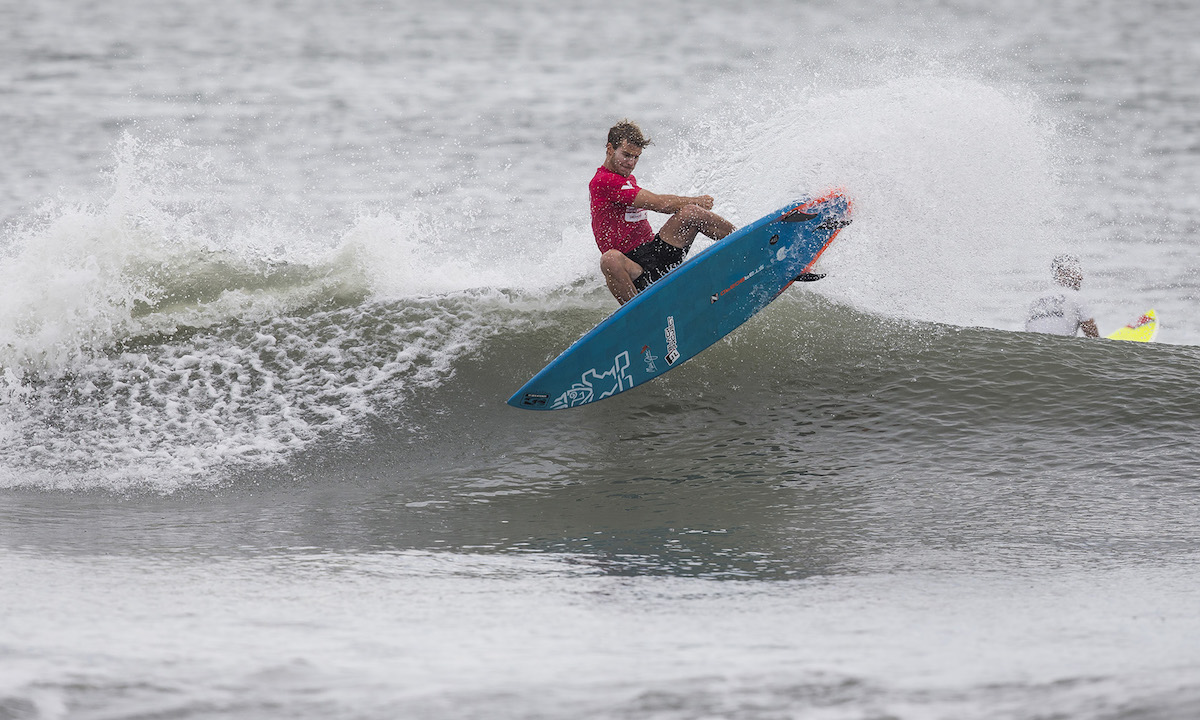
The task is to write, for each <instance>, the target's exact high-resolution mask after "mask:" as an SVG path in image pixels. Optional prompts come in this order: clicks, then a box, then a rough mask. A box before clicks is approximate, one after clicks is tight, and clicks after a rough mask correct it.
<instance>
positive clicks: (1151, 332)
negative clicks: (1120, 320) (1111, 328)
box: [1106, 310, 1158, 342]
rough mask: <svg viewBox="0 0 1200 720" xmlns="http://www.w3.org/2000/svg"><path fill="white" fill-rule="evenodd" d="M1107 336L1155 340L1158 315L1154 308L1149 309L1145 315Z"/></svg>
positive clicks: (1117, 338) (1133, 339)
mask: <svg viewBox="0 0 1200 720" xmlns="http://www.w3.org/2000/svg"><path fill="white" fill-rule="evenodd" d="M1106 337H1107V338H1108V339H1109V340H1128V341H1130V342H1154V338H1156V337H1158V316H1157V315H1155V314H1154V311H1153V310H1148V311H1147V312H1146V314H1145V315H1143V316H1141V317H1140V318H1138V319H1137V320H1134V321H1133V322H1132V323H1130V324H1128V325H1126V326H1125V327H1123V328H1121V329H1120V330H1118V331H1116V332H1115V333H1113V334H1111V335H1107V336H1106Z"/></svg>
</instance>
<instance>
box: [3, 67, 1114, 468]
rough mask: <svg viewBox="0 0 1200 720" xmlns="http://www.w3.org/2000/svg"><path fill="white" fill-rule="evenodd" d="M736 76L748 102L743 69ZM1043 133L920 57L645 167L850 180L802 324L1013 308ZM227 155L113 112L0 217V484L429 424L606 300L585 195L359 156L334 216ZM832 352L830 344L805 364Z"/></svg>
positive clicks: (275, 456)
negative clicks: (383, 181) (85, 146)
mask: <svg viewBox="0 0 1200 720" xmlns="http://www.w3.org/2000/svg"><path fill="white" fill-rule="evenodd" d="M847 72H848V70H846V69H843V70H842V71H841V74H842V75H846V74H847ZM744 92H745V93H746V98H745V99H746V101H747V102H745V103H743V106H744V107H747V108H748V107H753V106H754V105H753V103H752V102H751V101H753V100H754V99H755V96H756V93H759V92H762V91H761V90H756V89H754V88H747V89H745V90H744ZM729 138H734V140H733V141H732V142H731V141H730V140H729ZM1053 141H1054V134H1053V131H1052V128H1051V127H1049V126H1048V125H1047V124H1046V123H1045V122H1044V121H1043V120H1042V119H1041V118H1039V117H1038V115H1037V113H1036V106H1035V105H1034V104H1033V103H1032V101H1031V100H1030V99H1028V98H1023V97H1021V96H1020V95H1017V94H1013V93H1005V92H1000V91H997V90H995V89H993V88H991V87H989V86H987V85H986V84H984V83H982V82H980V81H978V80H973V79H970V78H967V77H956V76H954V75H953V74H946V73H944V72H942V71H940V70H939V71H936V72H926V73H923V74H913V73H911V72H908V73H907V74H905V73H904V72H901V70H900V69H893V70H892V71H890V72H887V73H885V72H882V71H879V70H876V71H873V74H872V75H871V76H869V77H865V78H864V77H860V78H858V79H857V80H856V82H855V83H854V84H849V85H841V86H838V87H837V88H836V89H833V90H830V89H828V88H827V87H825V86H823V85H822V86H819V87H811V86H810V87H804V88H796V89H795V90H794V91H792V92H789V93H788V94H787V95H786V96H785V97H782V98H778V97H773V104H772V107H771V108H770V109H769V110H767V111H765V112H764V111H761V110H760V111H756V112H754V113H752V112H750V111H749V110H742V111H740V112H735V113H727V114H724V115H721V116H714V117H713V118H710V119H709V120H707V121H706V122H705V123H703V124H702V125H700V126H697V127H695V128H693V129H692V130H691V131H689V132H687V133H683V132H677V134H675V135H673V136H671V138H670V139H669V140H667V141H665V142H661V143H660V145H661V146H662V147H661V148H659V149H658V150H657V151H658V152H660V153H661V158H662V160H661V163H660V164H659V165H655V166H652V167H651V168H649V170H650V172H649V173H648V174H647V177H646V178H643V184H648V185H652V186H658V187H662V186H669V187H674V188H679V190H680V191H681V192H684V191H686V192H690V191H696V192H699V191H701V189H703V191H705V192H711V193H713V194H715V195H717V196H718V197H719V198H721V202H722V207H720V208H718V209H721V210H722V211H724V212H726V213H727V214H728V215H730V217H732V218H733V219H734V220H735V222H739V223H741V222H747V221H750V220H753V219H754V218H756V217H758V215H760V214H761V213H762V212H766V211H769V210H770V209H772V208H774V207H776V206H779V205H781V204H784V203H786V202H788V201H790V200H792V199H794V198H795V197H799V196H802V195H805V194H809V193H811V192H812V189H813V188H825V187H831V186H840V187H844V188H847V189H848V190H849V192H850V193H851V194H852V196H853V198H854V202H855V208H856V222H855V225H854V226H852V228H850V229H848V230H847V231H845V232H844V233H843V235H842V236H841V237H840V238H839V240H838V242H837V243H835V247H833V248H832V249H831V250H830V251H829V252H828V253H826V255H825V257H824V258H823V260H822V264H823V268H822V270H823V271H824V272H827V273H828V274H829V277H828V278H827V279H826V280H825V281H823V282H822V283H821V284H820V285H819V286H817V287H816V288H815V289H814V290H813V291H812V292H814V293H816V296H817V297H818V298H821V299H822V302H826V303H831V305H829V307H830V308H833V309H832V310H829V311H828V313H825V314H817V315H811V314H803V313H805V312H806V311H804V310H802V309H801V308H802V307H803V305H802V304H797V303H784V305H786V306H787V307H789V308H791V310H790V311H787V312H792V313H794V312H801V313H802V317H806V318H807V320H805V322H807V323H811V324H812V328H811V329H810V331H811V332H818V333H821V332H832V333H836V332H837V331H838V327H837V326H838V325H839V324H840V323H842V322H845V320H843V318H846V317H850V318H853V320H851V321H850V322H853V323H856V324H861V323H863V322H876V320H874V318H883V319H888V320H891V321H897V322H916V323H935V324H944V325H957V326H991V327H994V328H999V329H1012V328H1013V327H1015V326H1016V325H1017V324H1018V323H1019V319H1015V318H1019V317H1020V315H1021V312H1022V308H1021V305H1022V304H1023V303H1024V302H1025V300H1026V297H1027V296H1029V295H1031V293H1032V292H1034V291H1035V290H1036V289H1037V288H1038V287H1039V283H1038V282H1037V281H1033V280H1031V279H1030V278H1033V277H1039V278H1040V276H1041V273H1042V268H1040V267H1035V266H1037V265H1038V264H1039V263H1040V261H1041V260H1042V259H1044V258H1043V256H1047V255H1048V253H1050V251H1051V250H1053V249H1055V248H1058V247H1060V245H1061V243H1060V242H1058V238H1056V236H1055V233H1056V228H1057V227H1058V226H1059V224H1060V223H1059V221H1060V218H1059V212H1060V211H1059V209H1058V208H1059V205H1058V204H1057V203H1056V199H1057V198H1058V197H1059V196H1058V194H1057V191H1056V189H1055V185H1054V184H1053V182H1052V180H1053V168H1054V167H1055V164H1056V162H1058V158H1057V155H1056V154H1055V152H1056V151H1055V148H1054V146H1053V145H1054V143H1053ZM717 169H720V172H719V173H718V172H717ZM243 172H244V170H243V169H242V168H241V167H240V166H238V165H236V164H231V163H229V162H228V160H227V159H223V158H221V157H219V156H218V155H215V154H214V153H213V152H211V151H208V150H204V149H201V148H199V147H197V146H195V145H192V144H188V143H186V142H182V141H179V140H177V139H176V140H163V139H161V138H160V139H146V138H143V137H139V135H138V134H136V133H134V132H127V133H125V134H124V135H123V137H122V139H121V140H120V142H119V143H118V144H117V146H116V147H115V149H114V151H113V166H112V169H111V170H110V171H108V172H106V174H105V178H104V182H103V184H102V186H101V190H100V191H99V192H98V193H97V198H96V199H94V200H90V201H84V200H66V199H61V198H60V199H57V200H54V201H48V202H46V203H43V205H42V206H41V207H40V208H39V209H38V210H37V211H36V212H34V213H32V214H29V215H26V216H24V217H21V218H19V219H18V221H16V222H14V223H12V224H10V225H9V227H8V229H7V231H6V235H5V243H4V246H5V253H4V256H3V261H2V263H0V276H2V277H0V288H3V289H2V290H0V293H2V294H3V304H2V305H0V307H2V308H3V309H2V310H0V336H2V337H4V339H5V341H4V343H3V346H2V347H0V367H2V368H3V376H2V377H3V388H2V392H3V397H4V406H3V416H2V417H3V420H2V422H3V428H2V430H3V432H2V434H0V443H2V444H0V467H2V468H3V478H4V479H3V482H5V483H6V484H9V485H35V486H44V487H74V488H79V487H101V488H111V489H115V488H129V487H134V486H137V487H145V488H147V489H152V490H158V491H168V492H169V491H172V490H174V489H177V488H180V487H185V486H193V485H206V484H213V483H220V482H222V481H223V479H224V478H226V477H228V476H229V473H231V472H234V471H245V470H246V469H249V468H254V467H270V466H275V465H278V464H280V463H287V462H289V458H293V457H295V456H296V454H297V453H299V452H303V451H306V450H308V449H310V448H312V447H314V446H316V445H320V444H328V443H335V444H337V443H347V442H358V441H362V440H363V438H364V437H365V436H369V435H370V433H371V428H372V427H374V426H375V425H377V424H380V423H383V424H387V423H389V422H390V421H391V418H393V417H395V416H397V415H403V416H404V417H405V418H406V419H405V423H407V425H406V427H408V428H409V429H410V430H411V431H412V432H414V433H420V432H422V430H423V428H424V427H425V426H426V424H427V423H429V422H430V420H429V419H428V418H427V417H424V416H423V415H422V414H421V412H420V411H418V410H416V409H415V408H413V407H410V403H411V402H413V398H414V397H416V396H419V397H420V406H421V408H425V409H429V408H431V407H432V408H437V409H436V412H438V413H446V412H448V413H451V414H456V413H457V412H459V411H460V410H462V409H459V408H455V407H452V406H449V407H448V406H447V403H446V401H444V400H441V399H440V398H443V397H447V396H454V395H455V393H456V387H455V386H456V385H457V384H459V383H464V382H477V381H478V380H477V379H476V378H474V377H473V376H472V377H470V379H468V378H467V377H464V376H463V375H462V374H461V373H460V372H459V371H458V366H459V364H460V363H462V362H466V361H470V360H476V359H478V358H480V357H482V358H491V357H493V355H495V354H496V353H497V352H498V351H497V350H496V348H508V347H511V344H512V343H513V342H514V338H522V337H524V336H523V335H522V334H521V333H524V332H528V331H529V329H530V328H535V327H541V326H548V327H551V328H558V331H557V332H556V333H555V334H554V335H553V336H543V335H533V336H532V337H531V338H529V339H526V340H522V341H521V345H522V347H523V348H524V349H525V350H526V351H527V354H518V355H511V354H501V355H500V356H499V357H496V358H495V359H494V360H491V361H489V362H488V363H487V364H486V365H485V366H483V367H486V368H487V371H490V372H495V373H497V375H496V377H495V378H493V379H491V380H483V381H482V382H483V383H484V384H485V385H492V384H498V383H500V380H499V378H501V377H503V378H504V382H503V387H502V388H501V387H497V388H496V390H495V392H494V393H489V394H488V395H487V396H486V397H489V398H494V397H498V396H502V395H503V394H504V392H505V391H507V390H510V389H511V388H512V387H516V386H519V384H520V376H521V375H531V374H532V373H533V372H535V371H536V370H537V369H538V368H539V367H540V366H541V364H543V362H544V361H545V360H546V359H548V358H549V357H552V356H553V354H555V353H557V352H558V351H559V350H561V349H562V348H563V347H565V346H566V345H567V344H569V342H570V341H571V340H573V339H574V337H577V336H578V335H579V334H582V333H583V332H585V331H586V330H587V329H588V327H590V325H591V324H594V323H595V322H598V321H599V320H600V319H602V318H603V316H604V315H606V314H607V313H608V312H610V311H611V309H612V308H613V304H612V301H611V299H610V298H608V296H607V295H606V293H605V292H604V291H603V289H602V286H601V285H600V282H599V278H598V273H597V272H596V269H595V263H596V259H595V250H594V248H593V245H592V242H591V238H590V234H589V230H588V225H587V222H586V218H582V217H580V212H579V209H578V208H574V207H573V206H570V205H568V206H566V207H571V208H572V209H571V210H569V211H567V212H563V211H561V210H555V209H551V208H550V207H549V206H548V205H547V203H549V204H551V205H554V206H555V207H557V206H560V205H562V198H563V197H571V198H573V199H574V195H575V194H577V193H572V192H567V191H564V190H561V189H556V190H551V191H550V192H549V193H546V194H545V195H544V196H537V197H539V199H540V200H539V202H535V203H533V204H528V203H522V202H515V203H514V202H513V197H514V196H512V195H505V194H501V195H500V196H496V195H495V194H494V188H491V189H490V191H492V192H493V195H491V196H489V195H488V194H487V192H486V191H487V190H488V188H489V183H490V179H489V178H485V177H474V178H471V177H467V178H465V179H460V181H459V182H460V183H462V184H461V185H460V186H459V188H458V189H455V190H451V191H448V192H443V193H438V194H434V195H429V196H422V197H421V200H420V202H417V203H413V204H411V205H408V206H404V207H399V206H397V205H396V204H395V203H390V204H386V203H379V202H377V201H375V200H372V199H371V198H374V197H375V195H373V194H372V193H371V192H369V191H368V190H367V184H368V183H369V182H370V181H372V180H377V179H378V177H379V176H378V174H376V173H374V172H369V173H367V177H366V179H363V180H359V181H358V182H359V187H361V188H362V193H361V195H360V200H359V201H358V202H356V203H352V205H353V212H352V213H350V212H348V208H347V207H345V206H343V205H341V204H340V203H341V202H342V201H343V200H344V199H345V198H344V197H343V196H342V195H328V196H321V197H319V198H317V202H316V203H315V206H314V207H310V208H306V209H305V210H304V211H300V209H298V208H296V207H294V206H293V205H292V204H291V202H290V201H279V200H276V199H274V198H272V197H270V195H271V193H268V192H265V191H263V190H262V189H252V188H251V187H250V186H249V185H248V183H249V182H250V179H249V178H247V177H244V176H241V175H239V173H243ZM584 179H586V178H584ZM277 182H279V183H280V184H279V187H278V188H277V192H286V193H288V194H292V195H294V194H295V193H296V192H298V188H295V187H291V186H290V185H289V184H288V182H287V181H277ZM581 182H582V180H581ZM581 187H582V185H581ZM418 194H420V192H419V191H418ZM464 199H466V200H467V201H468V202H467V205H468V207H470V208H472V209H471V210H469V211H467V212H463V211H462V210H461V209H460V207H461V205H462V203H463V201H464ZM389 205H390V207H389ZM726 208H727V209H726ZM534 218H537V219H534ZM555 223H557V227H555ZM700 246H701V247H702V246H703V242H702V243H701V244H700ZM1129 312H1134V311H1133V310H1130V311H1129ZM797 331H799V330H797ZM539 332H544V331H539ZM902 336H903V334H901V335H900V337H902ZM543 337H545V338H547V341H543V342H537V340H538V339H539V338H543ZM550 337H552V338H553V341H549V339H550ZM765 342H766V341H764V343H765ZM727 345H728V346H727V347H726V348H725V349H724V350H720V351H717V352H716V354H717V355H718V356H719V355H720V353H726V352H730V348H732V347H736V346H737V345H736V341H730V343H728V344H727ZM786 347H787V348H788V349H789V350H790V349H793V348H792V346H791V345H787V346H786ZM755 352H756V353H757V352H761V349H756V350H755ZM804 352H805V353H809V352H811V353H818V354H819V353H820V346H819V341H816V342H815V344H814V343H806V345H805V348H804ZM742 362H743V363H747V364H748V367H746V368H744V369H747V370H748V369H750V368H753V366H754V363H755V362H756V361H755V358H753V357H746V358H744V359H743V360H742ZM742 367H743V366H739V368H742ZM963 370H964V371H968V370H969V368H963ZM474 372H475V373H484V372H486V371H485V370H483V369H477V370H475V371H474ZM843 372H844V370H843V369H842V368H841V367H840V366H839V365H838V364H837V363H834V362H831V363H830V364H829V365H828V366H825V367H821V368H817V369H815V370H814V375H813V378H814V379H819V378H820V377H822V376H824V375H826V374H833V375H835V376H837V375H841V374H843ZM738 385H739V386H740V387H742V388H744V390H743V391H742V392H743V393H749V394H750V396H751V397H754V396H758V395H759V393H761V392H763V390H762V389H761V388H756V387H754V386H753V385H751V384H748V383H747V382H740V383H738ZM761 397H763V398H764V399H765V398H767V397H768V396H766V395H762V396H761ZM830 401H831V402H838V401H839V400H838V396H837V395H836V394H835V395H834V396H832V397H830ZM468 414H469V413H468ZM239 469H240V470H239Z"/></svg>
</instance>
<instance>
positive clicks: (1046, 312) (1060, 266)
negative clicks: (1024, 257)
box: [1025, 255, 1100, 338]
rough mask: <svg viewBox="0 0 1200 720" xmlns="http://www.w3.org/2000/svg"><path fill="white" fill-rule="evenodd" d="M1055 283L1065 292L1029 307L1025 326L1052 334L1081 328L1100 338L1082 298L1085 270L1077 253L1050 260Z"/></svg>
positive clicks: (1091, 335)
mask: <svg viewBox="0 0 1200 720" xmlns="http://www.w3.org/2000/svg"><path fill="white" fill-rule="evenodd" d="M1050 269H1051V270H1052V271H1053V273H1054V282H1055V284H1057V285H1059V286H1061V287H1062V288H1064V290H1065V292H1055V293H1051V294H1049V295H1045V296H1043V297H1040V298H1038V299H1037V300H1035V301H1034V302H1033V305H1031V306H1030V307H1029V318H1028V319H1027V320H1026V321H1025V329H1026V330H1027V331H1029V332H1040V333H1049V334H1051V335H1069V336H1072V337H1073V336H1074V335H1075V333H1076V332H1078V331H1079V330H1080V329H1081V328H1082V329H1083V334H1084V335H1086V336H1088V337H1092V338H1095V337H1100V331H1099V330H1097V329H1096V321H1095V320H1094V319H1093V318H1092V313H1091V311H1089V310H1088V309H1087V307H1086V306H1085V305H1084V304H1083V303H1082V302H1081V301H1080V300H1079V287H1080V285H1082V284H1083V270H1082V269H1080V266H1079V258H1077V257H1075V256H1074V255H1059V256H1058V257H1056V258H1054V260H1053V262H1051V263H1050Z"/></svg>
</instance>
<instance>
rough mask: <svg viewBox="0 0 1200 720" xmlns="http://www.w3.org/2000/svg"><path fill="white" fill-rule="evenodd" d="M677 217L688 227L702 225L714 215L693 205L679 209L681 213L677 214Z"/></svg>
mask: <svg viewBox="0 0 1200 720" xmlns="http://www.w3.org/2000/svg"><path fill="white" fill-rule="evenodd" d="M675 215H676V216H677V217H678V218H679V219H680V220H681V221H683V222H684V223H687V224H688V225H700V224H701V223H703V222H704V221H705V220H707V219H708V217H709V216H711V215H712V213H711V212H710V211H708V210H705V209H704V208H702V207H700V206H699V205H695V204H692V205H684V206H683V207H681V208H680V209H679V212H677V213H675Z"/></svg>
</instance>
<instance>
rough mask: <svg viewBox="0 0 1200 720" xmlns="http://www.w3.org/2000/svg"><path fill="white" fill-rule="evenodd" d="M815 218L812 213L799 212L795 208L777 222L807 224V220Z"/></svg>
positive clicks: (799, 210) (798, 209)
mask: <svg viewBox="0 0 1200 720" xmlns="http://www.w3.org/2000/svg"><path fill="white" fill-rule="evenodd" d="M815 217H816V215H815V214H814V213H806V212H804V211H803V210H801V209H800V208H796V209H795V210H790V211H788V212H787V213H785V214H784V216H783V217H781V218H779V221H780V222H807V221H808V220H812V219H813V218H815Z"/></svg>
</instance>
